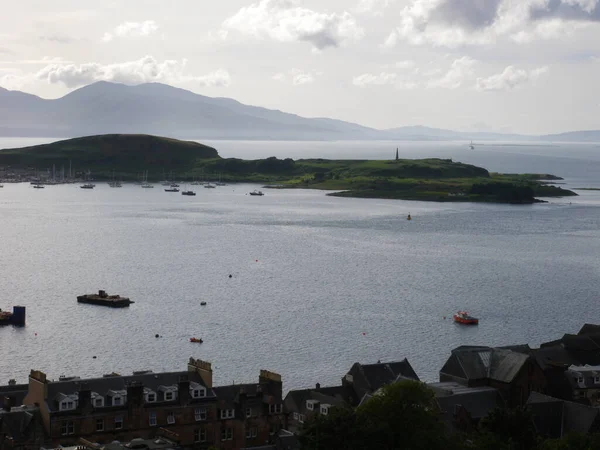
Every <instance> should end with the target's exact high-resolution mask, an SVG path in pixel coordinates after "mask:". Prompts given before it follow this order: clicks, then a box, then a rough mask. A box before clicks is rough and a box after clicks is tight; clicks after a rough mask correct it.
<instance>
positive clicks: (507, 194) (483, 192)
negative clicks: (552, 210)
mask: <svg viewBox="0 0 600 450" xmlns="http://www.w3.org/2000/svg"><path fill="white" fill-rule="evenodd" d="M469 193H470V194H472V195H479V196H482V197H492V198H494V199H496V200H497V201H499V202H503V203H531V202H533V201H534V193H533V189H532V188H531V186H528V185H522V184H516V183H505V182H499V181H494V182H489V183H474V184H473V185H472V186H471V189H470V191H469Z"/></svg>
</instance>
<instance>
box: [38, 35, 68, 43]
mask: <svg viewBox="0 0 600 450" xmlns="http://www.w3.org/2000/svg"><path fill="white" fill-rule="evenodd" d="M39 40H40V41H47V42H52V43H55V44H71V43H73V42H75V41H77V39H75V38H72V37H70V36H65V35H62V34H50V35H48V36H39Z"/></svg>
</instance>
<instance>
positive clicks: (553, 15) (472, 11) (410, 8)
mask: <svg viewBox="0 0 600 450" xmlns="http://www.w3.org/2000/svg"><path fill="white" fill-rule="evenodd" d="M599 21H600V6H599V1H598V0H484V1H473V0H410V4H409V5H407V6H405V7H404V8H403V9H402V10H401V12H400V22H399V25H398V26H397V27H395V28H394V30H393V31H392V32H391V33H390V35H389V36H388V38H387V39H386V41H385V43H384V46H386V47H393V46H395V45H396V44H397V43H398V42H399V41H400V40H404V41H407V42H409V43H411V44H413V45H422V44H430V45H433V46H444V47H450V48H452V47H458V46H462V45H482V44H491V43H494V42H496V41H497V40H498V39H499V38H502V37H508V38H510V39H513V40H515V41H517V42H527V41H530V40H533V39H552V38H557V37H561V36H564V33H565V32H569V33H572V32H574V31H576V30H578V29H580V28H583V27H586V26H588V25H590V24H592V23H594V22H599Z"/></svg>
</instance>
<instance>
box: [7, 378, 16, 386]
mask: <svg viewBox="0 0 600 450" xmlns="http://www.w3.org/2000/svg"><path fill="white" fill-rule="evenodd" d="M16 384H17V380H15V379H14V378H11V379H10V380H8V385H9V386H15V385H16Z"/></svg>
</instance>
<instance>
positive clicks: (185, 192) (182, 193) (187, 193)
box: [181, 183, 196, 196]
mask: <svg viewBox="0 0 600 450" xmlns="http://www.w3.org/2000/svg"><path fill="white" fill-rule="evenodd" d="M192 184H193V183H192ZM181 195H189V196H194V195H196V193H195V192H194V191H192V190H188V188H187V186H186V187H185V191H181Z"/></svg>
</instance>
